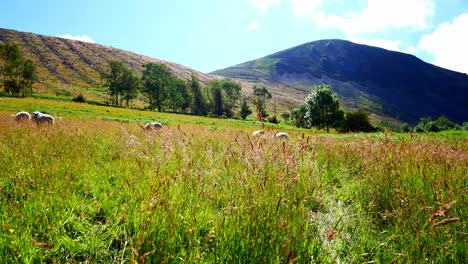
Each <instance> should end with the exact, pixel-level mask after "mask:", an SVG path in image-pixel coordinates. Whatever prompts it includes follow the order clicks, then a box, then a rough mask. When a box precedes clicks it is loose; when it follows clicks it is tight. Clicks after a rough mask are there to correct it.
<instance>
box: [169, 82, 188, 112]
mask: <svg viewBox="0 0 468 264" xmlns="http://www.w3.org/2000/svg"><path fill="white" fill-rule="evenodd" d="M190 103H191V96H190V92H189V89H188V87H187V84H186V83H185V82H184V81H182V80H180V79H178V78H176V79H174V82H173V84H172V87H171V88H170V89H169V91H168V98H167V105H168V106H169V108H170V109H171V110H172V111H175V112H178V111H180V112H181V113H184V112H186V111H187V109H188V108H189V107H190Z"/></svg>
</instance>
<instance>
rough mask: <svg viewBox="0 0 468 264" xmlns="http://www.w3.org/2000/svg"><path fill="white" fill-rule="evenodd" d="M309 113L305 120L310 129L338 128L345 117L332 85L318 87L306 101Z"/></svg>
mask: <svg viewBox="0 0 468 264" xmlns="http://www.w3.org/2000/svg"><path fill="white" fill-rule="evenodd" d="M305 104H306V107H307V112H306V115H305V119H306V120H307V122H308V125H309V126H310V127H313V126H314V127H317V128H318V129H322V128H326V129H327V132H330V127H335V128H336V127H338V126H339V125H340V124H341V122H342V120H343V117H344V113H343V111H342V110H341V109H340V101H339V100H338V96H337V95H336V93H335V92H333V91H332V87H331V85H316V86H314V89H313V91H312V92H311V93H310V94H309V95H308V96H307V98H306V101H305Z"/></svg>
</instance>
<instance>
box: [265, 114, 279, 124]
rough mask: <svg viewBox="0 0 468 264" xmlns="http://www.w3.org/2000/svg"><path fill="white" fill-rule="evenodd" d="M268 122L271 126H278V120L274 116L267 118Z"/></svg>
mask: <svg viewBox="0 0 468 264" xmlns="http://www.w3.org/2000/svg"><path fill="white" fill-rule="evenodd" d="M267 120H268V122H270V123H273V124H278V123H279V122H278V118H276V115H273V116H270V117H268V118H267Z"/></svg>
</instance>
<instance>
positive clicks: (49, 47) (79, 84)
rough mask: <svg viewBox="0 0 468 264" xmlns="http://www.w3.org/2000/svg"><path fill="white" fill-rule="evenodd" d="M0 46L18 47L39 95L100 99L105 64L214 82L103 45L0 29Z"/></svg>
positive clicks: (179, 68)
mask: <svg viewBox="0 0 468 264" xmlns="http://www.w3.org/2000/svg"><path fill="white" fill-rule="evenodd" d="M0 43H7V44H18V45H19V46H20V47H21V50H22V52H23V55H24V56H25V57H26V58H27V59H30V60H32V61H33V63H34V65H35V66H36V68H37V73H38V80H37V83H35V84H34V90H35V91H36V92H40V93H46V94H52V95H61V96H71V95H77V94H79V93H84V94H85V95H86V96H87V97H92V98H96V99H102V98H104V94H105V91H104V89H103V88H102V87H100V86H101V85H100V82H101V80H100V74H99V73H100V72H102V71H105V70H106V69H107V68H108V65H109V62H111V61H113V60H118V61H122V62H124V64H125V65H126V66H127V67H129V68H130V69H132V70H133V71H135V72H138V73H141V71H142V70H143V64H145V63H148V62H158V63H165V64H167V65H168V66H169V67H170V68H171V69H172V71H173V72H174V73H175V74H176V75H177V76H178V77H179V78H181V79H184V80H186V79H189V78H190V77H191V75H192V74H195V75H196V76H198V78H199V80H200V82H201V83H203V84H206V83H208V81H209V80H211V79H213V78H215V77H213V76H208V75H206V74H203V73H201V72H198V71H195V70H193V69H190V68H187V67H184V66H182V65H179V64H176V63H172V62H168V61H163V60H159V59H155V58H151V57H147V56H144V55H139V54H136V53H133V52H129V51H125V50H121V49H116V48H112V47H108V46H104V45H99V44H92V43H87V42H81V41H76V40H69V39H64V38H58V37H49V36H43V35H37V34H32V33H24V32H19V31H14V30H8V29H1V28H0Z"/></svg>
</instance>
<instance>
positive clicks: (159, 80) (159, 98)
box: [141, 62, 175, 112]
mask: <svg viewBox="0 0 468 264" xmlns="http://www.w3.org/2000/svg"><path fill="white" fill-rule="evenodd" d="M174 80H175V76H174V75H173V74H172V73H171V71H170V70H169V68H168V67H167V66H166V65H165V64H162V63H153V62H150V63H147V64H145V69H144V70H143V76H142V78H141V82H142V85H143V92H144V93H146V94H147V96H148V100H149V107H150V109H151V110H153V109H155V108H157V109H158V111H159V112H161V111H162V107H163V105H164V102H165V100H166V99H167V97H168V94H169V92H168V91H169V89H170V86H171V85H172V84H173V83H174Z"/></svg>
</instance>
